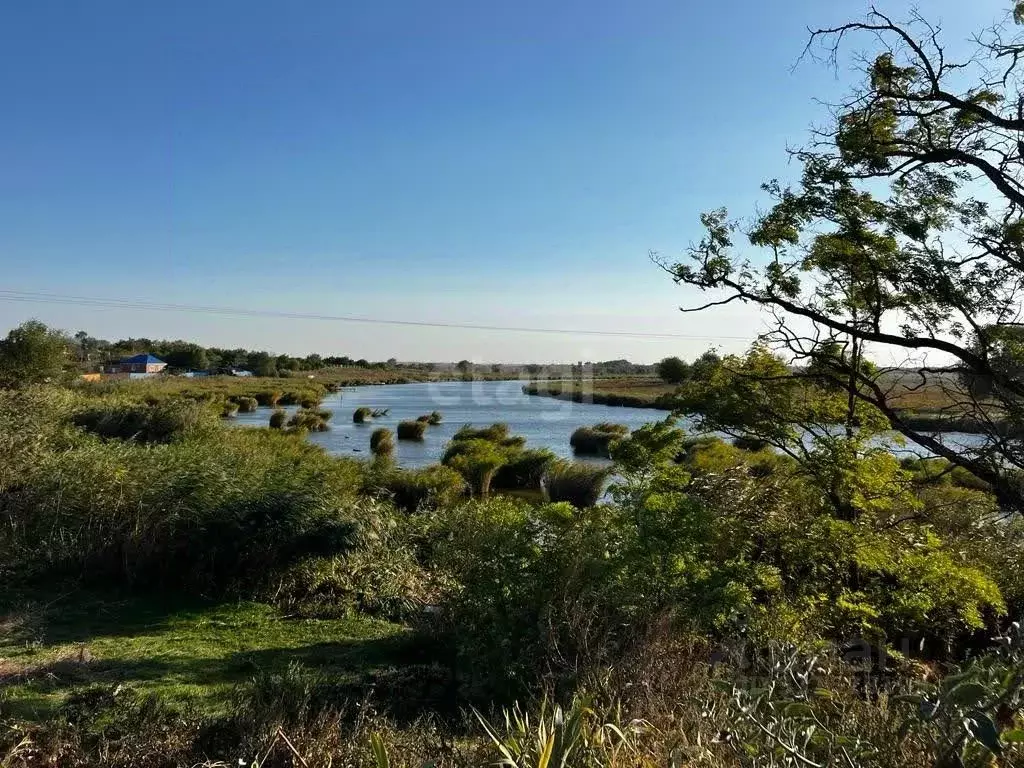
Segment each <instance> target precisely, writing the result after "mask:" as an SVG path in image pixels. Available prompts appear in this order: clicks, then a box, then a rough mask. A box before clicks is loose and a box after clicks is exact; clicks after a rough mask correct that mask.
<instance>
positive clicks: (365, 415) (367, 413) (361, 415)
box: [352, 405, 373, 424]
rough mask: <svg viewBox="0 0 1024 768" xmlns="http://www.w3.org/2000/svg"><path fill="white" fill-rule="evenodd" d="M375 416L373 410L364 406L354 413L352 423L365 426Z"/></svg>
mask: <svg viewBox="0 0 1024 768" xmlns="http://www.w3.org/2000/svg"><path fill="white" fill-rule="evenodd" d="M372 415H373V410H372V409H370V408H367V407H366V406H365V405H362V406H360V407H358V408H356V409H355V411H353V413H352V421H353V423H355V424H365V423H366V422H367V421H368V420H369V419H370V417H371V416H372Z"/></svg>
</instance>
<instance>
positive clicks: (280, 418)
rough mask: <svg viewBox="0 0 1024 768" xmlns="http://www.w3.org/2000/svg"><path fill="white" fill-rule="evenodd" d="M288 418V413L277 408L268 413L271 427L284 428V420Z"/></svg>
mask: <svg viewBox="0 0 1024 768" xmlns="http://www.w3.org/2000/svg"><path fill="white" fill-rule="evenodd" d="M287 419H288V414H287V413H286V412H285V411H284V410H282V409H280V408H278V409H277V410H275V411H274V412H273V413H272V414H270V428H271V429H284V426H285V421H287Z"/></svg>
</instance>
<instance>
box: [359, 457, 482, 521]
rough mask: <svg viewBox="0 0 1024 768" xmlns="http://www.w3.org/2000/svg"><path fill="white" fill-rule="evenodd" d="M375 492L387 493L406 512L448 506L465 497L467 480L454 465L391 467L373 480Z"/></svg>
mask: <svg viewBox="0 0 1024 768" xmlns="http://www.w3.org/2000/svg"><path fill="white" fill-rule="evenodd" d="M369 489H370V491H371V493H373V494H374V495H377V496H385V497H387V498H389V499H390V500H391V502H392V503H393V504H394V505H395V507H397V508H398V509H400V510H401V511H403V512H406V513H408V514H412V513H414V512H422V511H425V510H430V509H448V508H450V507H452V506H454V505H456V504H457V503H458V502H459V500H460V499H461V498H462V497H463V496H465V493H466V481H465V480H463V479H462V475H460V474H459V473H458V472H456V471H455V470H453V469H451V468H450V467H443V466H437V465H434V466H430V467H424V468H423V469H394V468H392V469H388V470H387V471H385V472H383V473H381V474H379V475H376V476H374V477H372V478H371V479H370V481H369Z"/></svg>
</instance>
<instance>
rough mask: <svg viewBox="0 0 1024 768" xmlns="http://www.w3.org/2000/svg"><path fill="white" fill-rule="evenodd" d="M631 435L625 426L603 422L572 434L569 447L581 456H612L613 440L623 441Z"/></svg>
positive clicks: (582, 428) (581, 428)
mask: <svg viewBox="0 0 1024 768" xmlns="http://www.w3.org/2000/svg"><path fill="white" fill-rule="evenodd" d="M628 434H629V427H627V426H625V425H624V424H609V423H608V422H602V423H600V424H595V425H594V426H592V427H580V428H579V429H577V430H576V431H575V432H573V433H572V437H570V438H569V445H570V446H572V450H573V453H576V454H577V455H580V456H604V457H606V458H607V457H608V456H609V455H610V451H609V445H610V444H611V442H612V441H613V440H621V439H622V438H623V437H625V436H626V435H628Z"/></svg>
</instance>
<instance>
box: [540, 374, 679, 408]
mask: <svg viewBox="0 0 1024 768" xmlns="http://www.w3.org/2000/svg"><path fill="white" fill-rule="evenodd" d="M674 391H675V387H674V386H673V385H670V384H666V383H665V382H663V381H661V380H660V379H656V378H651V377H639V376H637V377H622V378H607V379H593V380H588V381H586V382H582V383H581V382H578V381H577V382H570V381H539V382H533V383H530V384H525V385H523V392H524V393H526V394H527V395H538V396H541V397H553V398H556V399H558V400H570V401H572V402H576V403H596V404H598V405H613V406H627V407H630V408H656V409H660V410H671V408H672V403H671V396H672V393H673V392H674Z"/></svg>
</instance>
